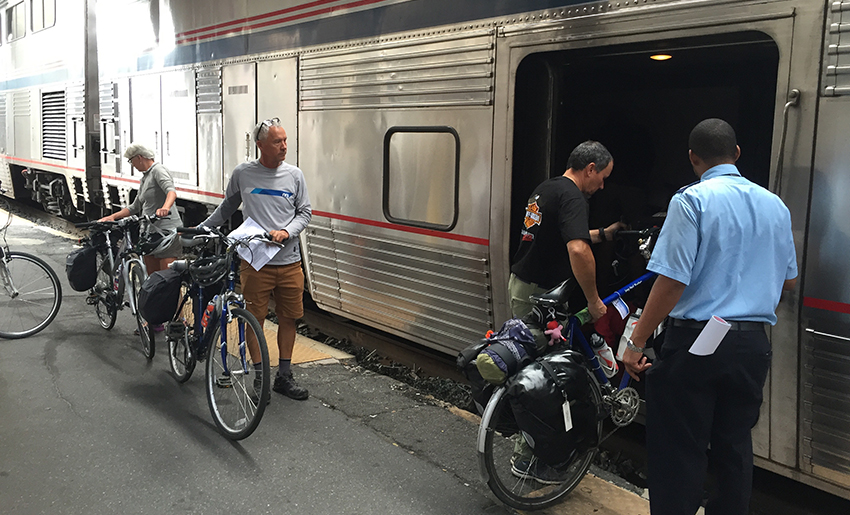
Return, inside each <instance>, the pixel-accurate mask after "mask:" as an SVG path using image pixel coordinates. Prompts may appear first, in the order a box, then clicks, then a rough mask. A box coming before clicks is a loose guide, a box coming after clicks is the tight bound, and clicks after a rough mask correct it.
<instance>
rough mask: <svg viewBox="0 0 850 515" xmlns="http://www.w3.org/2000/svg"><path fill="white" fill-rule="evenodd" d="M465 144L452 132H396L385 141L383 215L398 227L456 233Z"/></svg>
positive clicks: (397, 129)
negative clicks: (462, 145) (408, 226)
mask: <svg viewBox="0 0 850 515" xmlns="http://www.w3.org/2000/svg"><path fill="white" fill-rule="evenodd" d="M459 173H460V138H459V137H458V134H457V131H455V130H454V129H453V128H451V127H393V128H391V129H389V130H388V131H387V134H386V136H384V188H383V189H384V191H383V210H384V216H385V217H386V219H387V220H389V221H390V222H393V223H397V224H403V225H411V226H415V227H423V228H427V229H435V230H440V231H451V230H452V229H453V228H454V226H455V225H456V224H457V219H458V177H459Z"/></svg>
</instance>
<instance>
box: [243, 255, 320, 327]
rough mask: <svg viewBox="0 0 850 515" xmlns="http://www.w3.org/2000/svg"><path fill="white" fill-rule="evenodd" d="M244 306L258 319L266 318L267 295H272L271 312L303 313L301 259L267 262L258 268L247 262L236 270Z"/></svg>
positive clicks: (279, 314) (282, 314)
mask: <svg viewBox="0 0 850 515" xmlns="http://www.w3.org/2000/svg"><path fill="white" fill-rule="evenodd" d="M239 274H240V277H241V282H242V295H243V296H244V297H245V307H246V308H247V309H248V311H250V312H251V314H252V315H254V316H255V317H257V320H259V321H260V322H262V321H263V320H265V318H266V315H267V314H268V312H269V298H270V297H271V296H272V295H274V304H275V308H274V312H275V314H276V315H277V317H278V318H292V319H297V318H301V317H303V316H304V304H303V297H304V272H303V271H302V270H301V262H300V261H298V262H296V263H291V264H289V265H266V266H264V267H263V268H261V269H260V270H259V271H257V270H254V268H253V267H252V266H251V265H249V264H248V263H246V262H244V261H243V262H242V266H241V267H240V269H239Z"/></svg>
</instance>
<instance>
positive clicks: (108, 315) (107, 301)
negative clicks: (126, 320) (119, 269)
mask: <svg viewBox="0 0 850 515" xmlns="http://www.w3.org/2000/svg"><path fill="white" fill-rule="evenodd" d="M107 252H108V251H107ZM108 267H109V265H108V261H106V259H105V257H104V254H103V253H101V252H98V253H97V282H96V283H95V286H94V288H93V289H92V292H93V294H94V295H96V296H97V302H96V303H95V305H94V312H95V315H97V320H98V322H100V326H101V327H103V328H104V329H106V330H107V331H109V330H110V329H112V328H113V327H115V320H116V319H117V318H118V307H117V306H116V305H115V302H113V301H112V299H111V298H110V296H111V295H112V274H111V273H110V271H108V270H107V268H108Z"/></svg>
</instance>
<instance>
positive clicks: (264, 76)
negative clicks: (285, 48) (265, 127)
mask: <svg viewBox="0 0 850 515" xmlns="http://www.w3.org/2000/svg"><path fill="white" fill-rule="evenodd" d="M270 118H279V119H280V124H281V125H282V126H283V128H284V130H285V131H286V147H287V148H286V159H285V160H284V161H285V162H287V163H289V164H291V165H293V166H298V58H297V57H288V58H285V59H274V60H270V61H260V62H258V63H257V120H258V122H257V123H259V120H267V119H270Z"/></svg>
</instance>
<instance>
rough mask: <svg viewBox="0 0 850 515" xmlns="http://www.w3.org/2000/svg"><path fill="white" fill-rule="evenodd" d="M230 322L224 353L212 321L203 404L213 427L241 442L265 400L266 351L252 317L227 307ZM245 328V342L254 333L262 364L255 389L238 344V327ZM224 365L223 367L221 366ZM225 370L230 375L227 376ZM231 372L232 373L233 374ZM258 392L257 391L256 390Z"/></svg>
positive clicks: (252, 373)
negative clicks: (204, 400)
mask: <svg viewBox="0 0 850 515" xmlns="http://www.w3.org/2000/svg"><path fill="white" fill-rule="evenodd" d="M230 314H231V321H230V322H229V323H228V330H227V335H226V338H225V346H224V351H222V346H221V338H220V333H221V325H220V321H216V322H215V323H216V328H215V333H214V334H213V338H212V342H211V343H210V347H209V351H208V355H207V367H206V383H207V401H208V403H209V407H210V413H211V414H212V417H213V420H214V421H215V425H216V427H218V429H219V431H220V432H221V433H222V434H223V435H224V436H225V437H226V438H228V439H229V440H242V439H243V438H247V437H248V436H250V435H251V433H253V432H254V430H255V429H257V426H258V425H259V424H260V420H261V419H262V418H263V413H264V412H265V410H266V404H268V400H269V389H270V388H269V384H270V381H271V377H270V375H269V374H270V371H269V351H268V348H267V347H266V339H265V336H263V331H262V328H261V326H260V323H259V322H258V321H257V319H256V318H254V315H252V314H251V313H249V312H248V311H247V310H245V309H243V308H237V307H232V308H230ZM240 326H243V327H244V328H245V331H246V332H245V334H246V340H247V337H248V331H251V332H253V333H254V335H255V336H256V337H257V340H258V341H259V347H260V354H261V359H262V362H263V365H262V375H261V378H260V384H259V388H255V385H254V377H256V372H255V370H254V367H253V365H252V364H251V363H250V361H249V360H247V354H248V352H247V346H246V350H245V355H246V362H247V368H248V371H247V373H246V372H244V369H243V365H242V359H241V357H240V356H241V355H240V351H239V347H240V345H245V344H244V342H241V343H240V342H238V341H234V340H238V337H237V336H236V335H238V334H239V333H238V332H237V331H238V329H239V327H240ZM225 364H226V367H225ZM225 371H229V372H231V373H230V374H229V375H227V374H226V373H225ZM234 372H235V373H234ZM257 390H259V391H257Z"/></svg>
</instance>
